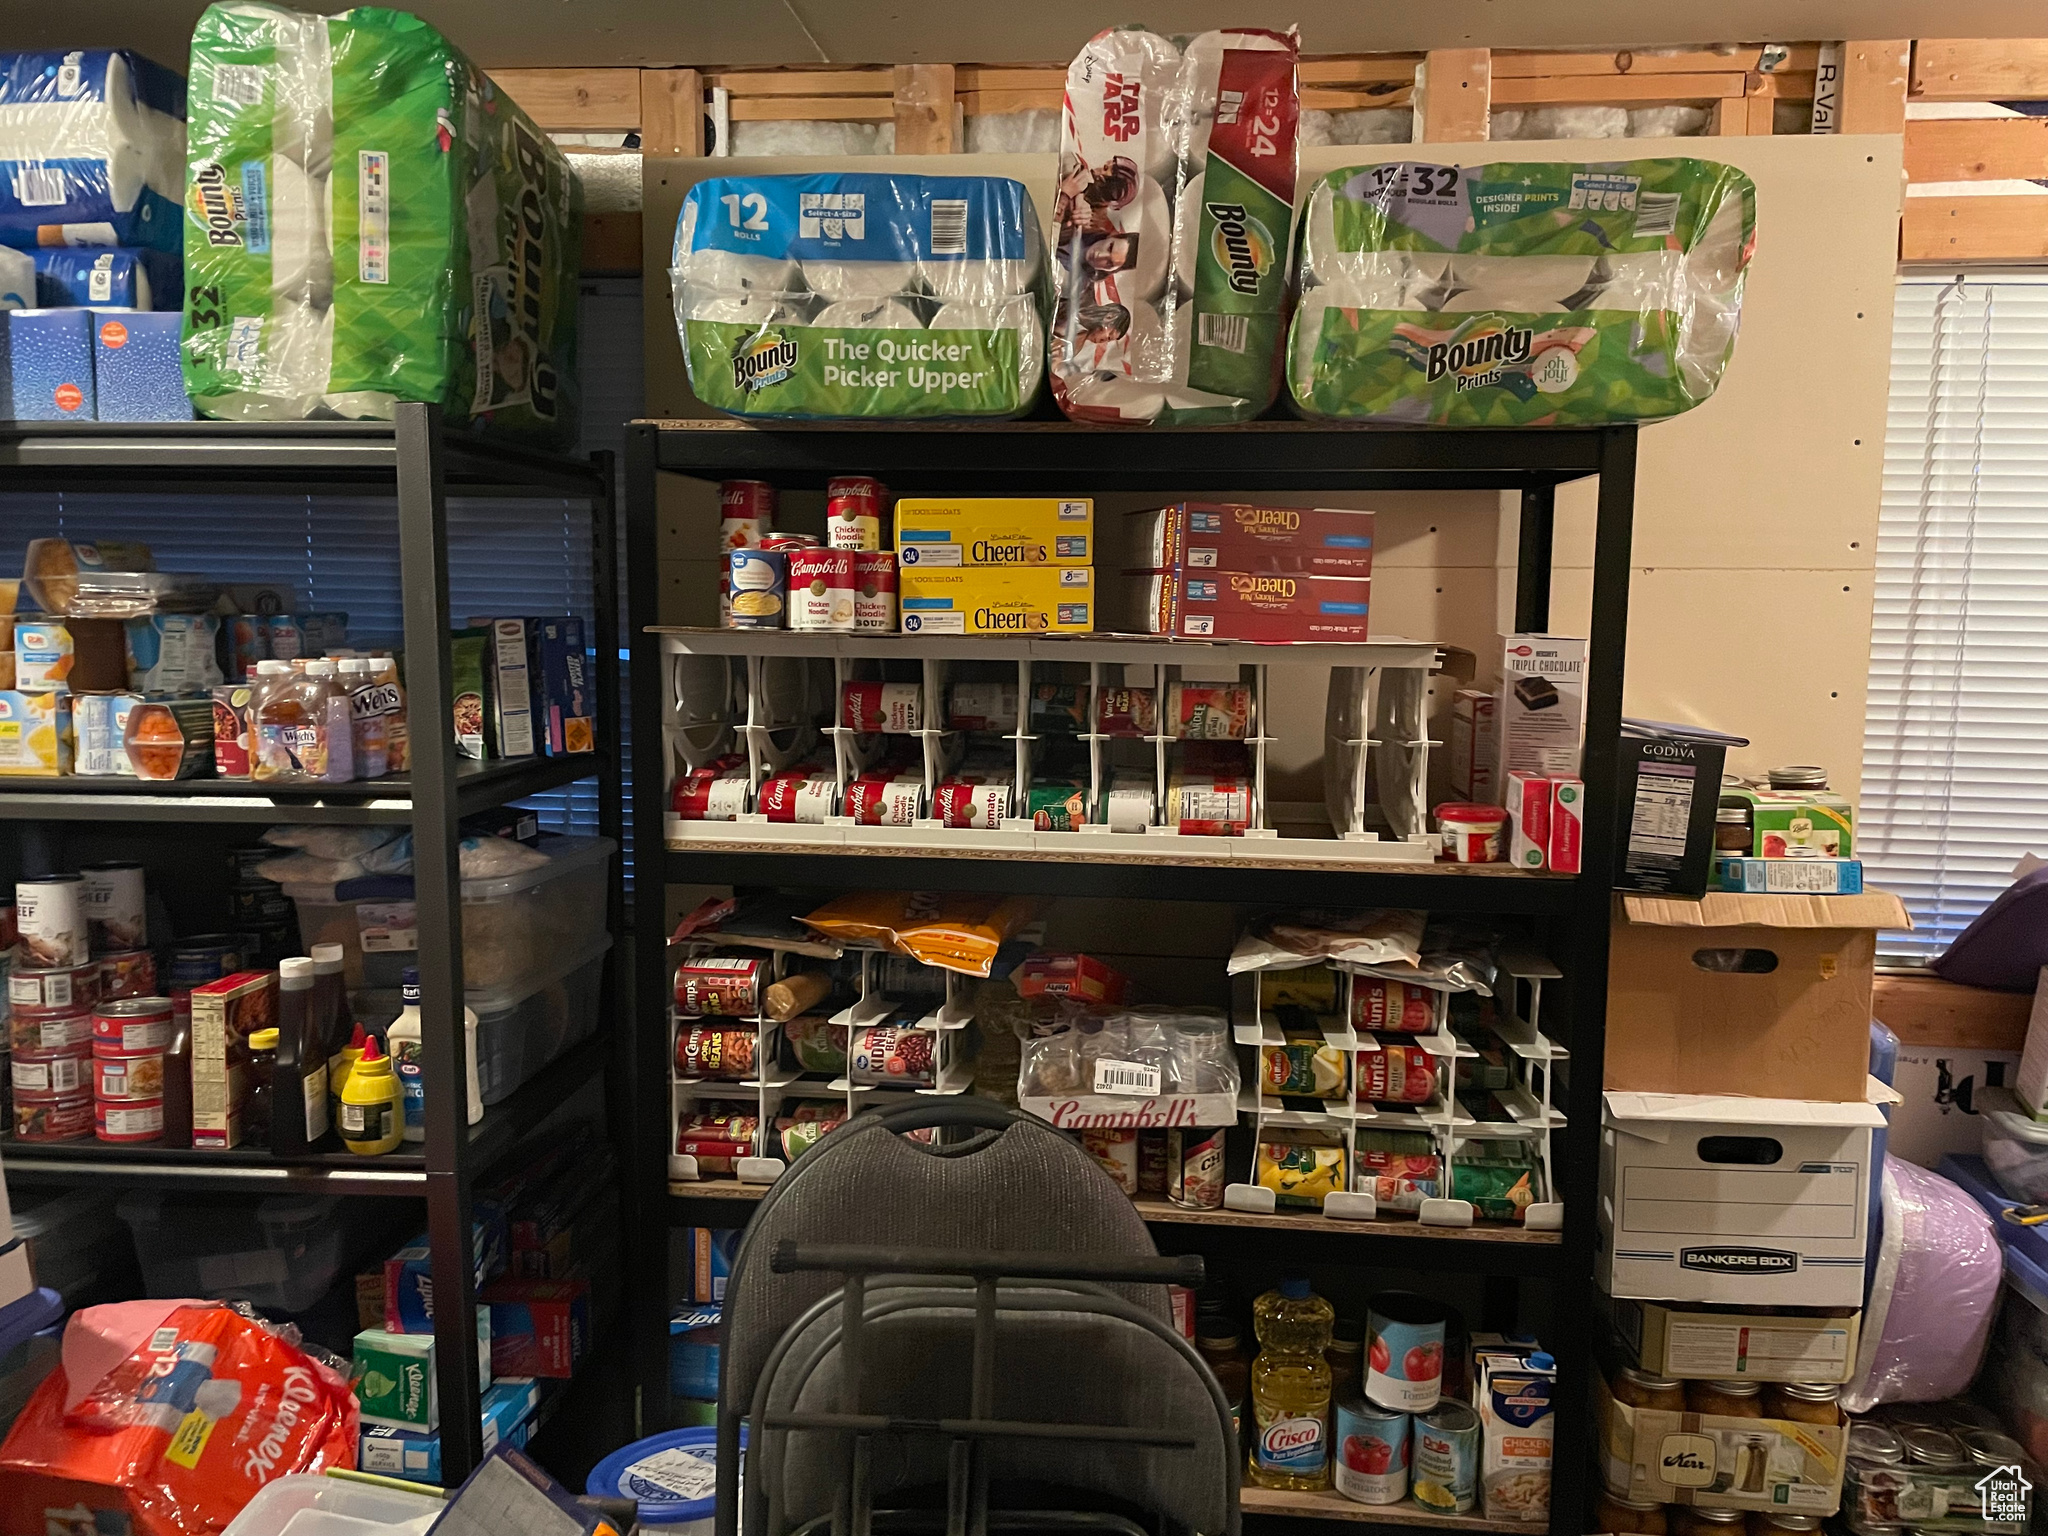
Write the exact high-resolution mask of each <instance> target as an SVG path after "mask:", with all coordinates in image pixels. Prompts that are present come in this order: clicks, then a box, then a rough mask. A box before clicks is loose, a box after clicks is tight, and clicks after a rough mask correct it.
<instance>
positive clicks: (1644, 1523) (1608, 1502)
mask: <svg viewBox="0 0 2048 1536" xmlns="http://www.w3.org/2000/svg"><path fill="white" fill-rule="evenodd" d="M1593 1528H1594V1529H1595V1530H1597V1531H1603V1532H1612V1533H1614V1536H1625V1533H1627V1532H1630V1531H1633V1532H1635V1533H1637V1536H1667V1533H1668V1532H1669V1530H1670V1524H1669V1522H1667V1521H1666V1520H1665V1518H1664V1506H1663V1505H1662V1504H1657V1503H1638V1502H1637V1501H1636V1500H1634V1499H1624V1498H1623V1497H1622V1496H1621V1495H1620V1494H1618V1493H1609V1492H1608V1491H1607V1490H1606V1489H1604V1488H1603V1489H1601V1490H1600V1503H1599V1506H1598V1508H1596V1509H1595V1510H1594V1512H1593Z"/></svg>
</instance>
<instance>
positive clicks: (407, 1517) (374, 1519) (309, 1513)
mask: <svg viewBox="0 0 2048 1536" xmlns="http://www.w3.org/2000/svg"><path fill="white" fill-rule="evenodd" d="M447 1507H448V1506H447V1505H446V1504H444V1503H443V1502H442V1501H441V1500H440V1499H439V1498H438V1497H436V1496H435V1495H434V1494H431V1493H406V1492H403V1491H402V1490H400V1489H397V1488H390V1487H385V1486H382V1485H376V1484H370V1483H358V1482H354V1481H351V1480H349V1479H347V1478H339V1477H318V1476H315V1475H314V1474H312V1473H310V1472H294V1473H293V1474H291V1476H289V1477H280V1478H277V1479H275V1480H273V1481H271V1482H268V1483H265V1484H264V1485H263V1486H262V1487H261V1488H259V1489H257V1490H256V1496H255V1497H254V1498H252V1499H250V1500H249V1502H248V1503H247V1504H244V1505H243V1506H242V1512H241V1513H240V1514H239V1515H237V1516H235V1518H234V1519H233V1520H232V1521H230V1522H229V1524H228V1528H227V1530H226V1531H224V1532H222V1536H284V1533H285V1532H286V1531H287V1530H289V1531H290V1532H291V1533H292V1536H410V1533H416V1532H424V1531H425V1530H426V1529H427V1527H428V1526H430V1525H432V1524H433V1523H434V1522H435V1521H436V1520H438V1519H440V1518H441V1514H442V1512H443V1511H444V1510H445V1509H446V1508H447Z"/></svg>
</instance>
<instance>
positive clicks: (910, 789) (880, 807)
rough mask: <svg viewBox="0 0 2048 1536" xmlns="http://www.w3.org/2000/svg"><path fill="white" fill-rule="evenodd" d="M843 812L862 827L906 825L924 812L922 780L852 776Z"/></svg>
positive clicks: (910, 823) (847, 788) (847, 787)
mask: <svg viewBox="0 0 2048 1536" xmlns="http://www.w3.org/2000/svg"><path fill="white" fill-rule="evenodd" d="M846 814H847V815H848V816H849V817H851V818H852V819H853V820H854V821H855V822H857V823H859V824H860V825H861V826H864V827H907V826H910V825H912V824H913V823H914V822H916V821H917V820H918V819H919V818H920V817H922V816H923V815H924V780H923V779H911V778H903V779H855V780H854V781H853V782H852V783H850V784H848V785H847V786H846Z"/></svg>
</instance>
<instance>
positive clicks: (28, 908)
mask: <svg viewBox="0 0 2048 1536" xmlns="http://www.w3.org/2000/svg"><path fill="white" fill-rule="evenodd" d="M14 912H15V924H16V926H17V927H19V928H20V930H21V954H22V958H23V959H25V960H27V961H28V962H29V963H30V964H31V965H33V966H39V967H44V968H50V969H55V968H61V967H64V966H77V965H84V964H85V963H86V962H87V961H88V960H90V959H91V958H92V938H91V934H90V933H89V931H88V930H87V928H86V915H85V877H84V876H82V875H50V876H47V877H45V878H44V879H41V880H21V881H17V882H16V884H15V887H14Z"/></svg>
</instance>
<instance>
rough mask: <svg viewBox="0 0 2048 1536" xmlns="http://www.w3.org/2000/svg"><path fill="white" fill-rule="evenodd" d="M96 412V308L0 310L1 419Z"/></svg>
mask: <svg viewBox="0 0 2048 1536" xmlns="http://www.w3.org/2000/svg"><path fill="white" fill-rule="evenodd" d="M94 416H95V408H94V402H93V383H92V311H91V310H89V309H15V310H0V420H4V421H91V420H93V419H94Z"/></svg>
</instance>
